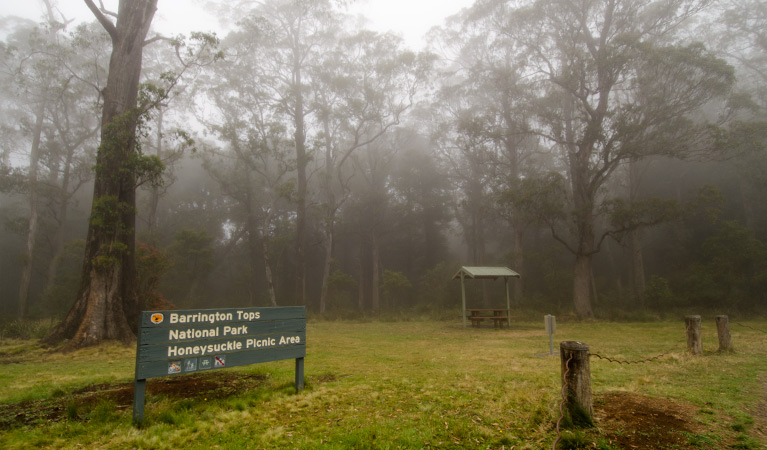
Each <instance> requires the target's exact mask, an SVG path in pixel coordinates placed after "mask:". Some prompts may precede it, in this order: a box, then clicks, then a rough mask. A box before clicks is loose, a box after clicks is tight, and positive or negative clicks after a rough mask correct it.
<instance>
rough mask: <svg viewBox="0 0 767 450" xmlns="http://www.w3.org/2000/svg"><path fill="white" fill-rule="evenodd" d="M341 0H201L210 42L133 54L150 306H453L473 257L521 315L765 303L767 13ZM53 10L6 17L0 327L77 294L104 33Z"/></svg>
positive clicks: (736, 8)
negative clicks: (138, 76)
mask: <svg viewBox="0 0 767 450" xmlns="http://www.w3.org/2000/svg"><path fill="white" fill-rule="evenodd" d="M343 3H344V2H332V1H327V2H326V1H317V2H311V4H310V5H308V6H307V5H304V6H305V8H303V9H301V8H298V9H297V8H295V4H294V3H293V2H288V1H284V0H270V1H267V2H264V3H263V4H258V3H256V2H251V3H248V2H242V4H240V3H237V4H234V3H231V2H228V3H226V4H223V3H216V2H208V3H207V4H206V5H205V11H206V13H207V14H211V15H212V16H214V17H216V18H217V19H215V20H214V22H215V23H226V24H227V26H226V27H224V28H219V29H220V30H222V31H220V34H218V35H217V36H215V37H213V36H210V35H206V36H199V35H194V34H188V36H187V37H185V38H184V39H183V40H165V39H160V40H157V41H156V42H153V43H152V44H150V45H147V46H146V47H145V48H144V57H143V66H142V77H143V79H142V82H143V83H144V89H145V91H143V92H146V93H147V95H154V94H155V93H156V92H158V91H162V92H164V90H165V89H168V90H169V92H170V94H169V95H168V97H167V99H166V100H164V101H163V102H158V104H157V105H155V106H156V107H154V108H152V109H150V110H147V111H146V113H145V115H144V116H142V117H143V119H142V121H141V123H142V125H141V126H140V127H139V130H138V133H137V135H138V137H139V145H138V146H137V147H136V148H135V149H130V150H131V151H135V153H136V155H138V156H140V157H141V158H145V159H140V161H143V162H144V163H146V164H144V165H141V166H136V167H138V168H135V167H133V166H131V167H130V168H124V169H125V170H135V175H136V177H137V180H138V182H137V183H136V193H137V199H136V206H135V216H136V225H135V230H131V231H135V237H136V243H137V245H136V254H135V261H136V276H135V280H132V281H131V282H132V283H135V286H136V292H137V295H138V297H139V301H140V302H141V306H142V308H144V309H158V308H178V309H181V308H212V307H230V306H273V305H296V304H298V305H306V306H307V308H308V309H309V311H310V312H311V313H312V314H322V315H324V316H327V317H340V318H347V317H348V318H352V317H360V316H363V315H364V316H375V315H388V316H392V317H410V316H412V315H423V316H431V317H437V318H446V317H456V318H457V317H459V316H458V315H459V314H460V313H459V307H460V302H461V297H460V285H459V284H458V283H457V282H455V281H454V280H451V278H452V275H453V274H454V273H455V272H456V271H457V270H458V268H459V267H460V266H463V265H466V266H506V267H509V268H511V269H513V270H515V271H516V272H519V273H520V274H521V275H522V278H521V279H520V280H515V281H514V282H512V289H513V292H512V294H513V299H512V301H513V304H514V307H515V308H518V309H520V310H523V311H529V312H531V313H535V314H539V313H542V314H545V313H551V314H556V315H571V316H573V317H580V318H589V317H606V318H620V317H626V316H632V315H633V316H635V317H652V318H656V317H662V316H663V314H665V313H667V312H672V311H678V310H687V309H691V310H694V309H696V308H709V309H712V310H716V311H720V313H727V312H730V313H736V312H737V313H745V312H755V311H756V312H760V311H763V309H764V306H765V301H767V299H765V293H766V292H767V247H765V239H767V206H766V204H765V202H764V201H763V200H762V193H763V192H764V189H765V188H767V153H766V151H767V149H766V148H765V145H766V144H767V122H766V121H765V119H766V118H767V116H766V115H765V112H766V111H765V108H767V89H766V87H767V48H765V47H764V45H765V42H767V36H766V35H765V33H767V31H766V30H767V23H765V21H767V19H766V18H767V4H765V3H764V2H759V1H756V0H752V1H737V2H736V1H732V2H729V1H722V2H714V3H710V2H699V1H693V0H675V1H672V2H664V3H663V4H664V6H663V7H660V6H658V4H656V3H654V2H651V1H646V0H627V1H622V2H606V1H598V0H590V1H586V2H582V3H583V5H581V6H582V7H579V8H578V9H574V8H573V7H572V6H571V2H567V1H556V0H553V1H537V2H536V1H518V2H505V1H500V0H478V1H476V2H475V3H474V4H470V3H466V4H460V3H456V4H451V5H450V6H451V9H447V7H445V9H441V10H439V11H434V12H435V17H436V19H429V20H428V21H427V20H425V19H423V20H421V21H420V22H419V23H420V25H419V28H412V30H417V31H399V33H397V32H395V33H394V34H392V33H387V32H385V31H383V30H387V29H390V28H391V27H389V26H387V25H386V23H387V22H386V21H385V20H383V17H381V14H380V13H378V12H376V11H379V10H377V9H375V8H374V7H373V6H370V5H373V4H374V3H372V2H370V5H368V3H365V2H362V3H357V4H356V5H352V8H351V9H347V8H345V7H344V6H343ZM613 3H617V5H614V4H613ZM160 4H161V5H162V4H163V0H160ZM65 5H67V7H69V4H68V3H66V2H61V4H60V5H59V11H56V12H54V13H53V16H52V17H50V16H43V17H44V19H45V20H44V21H43V22H41V23H37V22H36V21H35V20H29V19H22V18H19V17H12V16H11V15H9V14H8V11H0V14H2V13H5V14H6V15H4V16H0V29H2V30H3V31H4V33H5V34H4V37H3V41H2V42H0V83H2V89H0V95H2V98H0V149H1V150H2V166H1V170H0V221H2V223H0V284H2V286H3V289H2V292H0V311H1V312H2V313H3V316H4V317H7V318H13V317H18V316H24V317H32V318H40V317H54V318H61V317H63V316H64V314H66V313H67V311H68V310H69V308H71V306H72V304H73V303H74V301H75V299H76V298H77V296H78V291H79V290H80V289H81V287H82V283H81V281H82V280H81V272H82V267H83V258H84V254H85V253H84V251H85V244H84V242H85V239H86V235H87V232H88V228H89V217H94V216H93V215H92V212H91V202H92V195H93V192H94V188H93V180H94V170H95V169H96V155H97V151H98V149H99V145H100V129H101V124H100V123H99V120H100V118H101V112H100V111H101V109H102V107H103V99H104V97H103V92H104V89H105V87H106V79H107V74H108V70H109V57H110V54H111V50H112V49H111V44H110V39H109V36H108V35H107V34H106V33H105V31H104V29H103V28H102V27H101V26H100V25H99V24H98V23H97V22H96V21H95V20H93V16H92V15H89V11H88V10H87V8H85V7H84V6H83V5H82V4H81V3H78V6H77V8H78V10H77V11H76V12H75V11H74V10H72V11H69V10H66V9H65V7H64V6H65ZM366 5H368V6H366ZM375 5H377V3H376V4H375ZM377 7H378V6H376V8H377ZM463 7H466V9H462V8H463ZM195 8H197V6H195ZM398 8H402V9H404V8H405V6H401V7H398ZM360 12H362V13H366V14H372V15H374V18H377V20H373V21H368V22H365V21H363V20H360V18H359V17H358V14H359V13H360ZM17 14H20V13H17ZM25 14H28V13H25ZM422 15H423V13H422V12H420V11H416V10H413V12H412V14H409V15H406V16H407V17H410V18H413V19H418V18H419V17H421V16H422ZM446 15H449V16H450V17H449V18H448V19H444V17H445V16H446ZM173 16H174V15H173V14H172V13H171V12H169V11H167V10H165V11H164V10H160V11H158V17H157V19H158V20H157V21H156V22H155V25H154V26H155V28H154V31H153V32H150V36H155V35H156V34H157V33H159V34H169V32H168V31H167V30H169V29H170V28H167V29H163V28H162V26H164V25H165V24H168V23H170V22H172V21H173V20H172V18H173ZM399 17H402V16H399ZM63 18H76V19H77V20H75V21H73V22H71V23H67V24H63V23H62V22H63ZM299 18H300V23H301V26H300V27H296V26H294V25H291V24H295V23H299V22H298V21H297V19H299ZM431 20H434V22H433V23H429V22H430V21H431ZM194 21H196V20H194ZM194 21H193V20H192V19H190V20H189V21H188V22H194ZM432 25H436V27H434V28H432ZM401 26H402V28H401V30H410V28H407V27H406V25H405V24H404V23H403V24H401ZM426 32H428V33H427V36H426V37H423V34H424V33H426ZM157 162H162V168H163V169H164V170H163V171H162V173H161V174H157V173H154V172H152V170H150V169H152V168H153V167H155V166H153V165H151V164H155V163H157ZM150 163H151V164H150ZM150 165H151V167H150ZM155 175H158V176H155ZM92 224H93V221H92V220H91V225H92ZM468 288H469V289H470V292H469V297H470V298H469V302H470V304H471V305H476V306H497V305H498V304H500V303H501V302H503V300H501V299H503V298H504V296H503V292H502V290H503V284H502V283H492V282H488V283H475V284H471V285H470V286H468Z"/></svg>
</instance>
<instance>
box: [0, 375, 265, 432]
mask: <svg viewBox="0 0 767 450" xmlns="http://www.w3.org/2000/svg"><path fill="white" fill-rule="evenodd" d="M267 379H268V376H266V375H245V374H238V373H225V372H224V373H210V374H201V375H189V376H184V377H173V378H161V379H152V380H149V381H147V387H146V393H147V396H148V397H149V396H154V395H159V396H163V397H169V398H186V399H197V398H205V399H220V398H225V397H230V396H232V395H235V394H238V393H242V392H245V391H247V390H250V389H254V388H256V387H258V386H261V385H263V384H264V383H265V382H266V380H267ZM101 402H112V403H114V404H115V407H116V408H117V409H125V408H130V407H132V406H133V383H118V384H109V383H102V384H92V385H90V386H86V387H84V388H80V389H76V390H74V391H72V392H71V393H69V394H62V395H60V396H59V397H58V398H54V399H45V400H34V401H24V402H20V403H12V404H6V405H0V430H5V429H10V428H16V427H20V426H25V425H34V424H41V423H48V422H56V421H60V420H65V419H67V418H69V419H77V418H79V416H80V413H79V412H78V411H87V410H88V409H90V408H92V407H93V406H94V405H97V404H99V403H101Z"/></svg>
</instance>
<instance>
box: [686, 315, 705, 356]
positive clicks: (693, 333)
mask: <svg viewBox="0 0 767 450" xmlns="http://www.w3.org/2000/svg"><path fill="white" fill-rule="evenodd" d="M684 324H685V327H686V328H687V350H689V351H690V353H692V354H693V355H701V354H703V341H702V336H701V331H700V316H687V317H685V318H684Z"/></svg>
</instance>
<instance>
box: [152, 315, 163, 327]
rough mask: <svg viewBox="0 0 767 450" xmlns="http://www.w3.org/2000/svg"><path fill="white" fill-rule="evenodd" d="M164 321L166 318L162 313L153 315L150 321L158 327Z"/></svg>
mask: <svg viewBox="0 0 767 450" xmlns="http://www.w3.org/2000/svg"><path fill="white" fill-rule="evenodd" d="M163 319H165V317H164V316H163V315H162V314H161V313H155V314H152V318H151V319H150V320H151V321H152V323H153V324H155V325H157V324H160V323H162V321H163Z"/></svg>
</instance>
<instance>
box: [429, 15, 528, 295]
mask: <svg viewBox="0 0 767 450" xmlns="http://www.w3.org/2000/svg"><path fill="white" fill-rule="evenodd" d="M510 8H511V7H510V6H509V5H508V4H507V3H506V2H477V3H475V4H474V5H473V6H472V7H471V8H469V9H467V10H466V11H465V12H464V13H463V14H460V15H456V16H453V17H452V18H450V20H449V21H448V23H447V25H446V27H444V28H443V29H441V30H439V32H438V33H435V37H436V40H437V41H438V42H439V43H440V44H442V48H448V49H450V50H448V51H449V54H448V55H447V58H448V61H449V63H448V64H447V65H446V66H445V67H444V69H443V88H442V98H443V99H445V100H447V101H451V100H449V99H448V98H449V97H452V98H453V99H456V98H460V99H461V100H460V101H461V102H464V103H465V106H459V108H464V109H463V112H462V113H460V114H461V115H462V117H460V118H458V119H457V121H455V122H454V126H455V127H456V130H457V131H460V132H461V133H462V134H464V135H468V134H472V133H473V134H474V135H475V139H477V140H479V139H482V140H483V141H484V144H483V145H485V146H486V147H487V151H488V152H487V155H486V156H485V157H486V158H488V161H489V166H488V170H487V173H488V175H489V177H488V179H487V180H484V181H483V182H482V183H481V184H482V187H480V186H474V187H472V188H471V192H473V194H471V197H472V198H473V199H474V200H473V201H470V202H468V203H467V204H466V205H465V207H464V208H463V209H464V210H470V209H471V208H474V209H473V212H472V216H473V217H476V218H479V217H481V216H482V215H480V211H482V209H479V208H478V207H477V206H478V205H480V204H481V203H482V201H481V200H479V199H480V198H481V197H483V196H484V197H487V198H488V199H489V200H488V202H489V203H488V205H487V207H486V208H485V209H484V211H485V213H482V214H490V215H492V214H491V211H492V210H496V211H502V212H503V216H504V218H505V219H506V220H507V221H508V224H509V225H510V228H511V229H510V233H511V236H512V242H513V245H514V248H513V249H512V255H513V256H512V265H513V266H514V268H515V270H520V271H523V270H524V269H523V264H524V257H523V250H522V235H523V232H524V229H525V225H526V224H525V221H524V217H523V216H522V214H520V212H519V211H516V210H515V207H514V205H513V204H510V203H508V202H506V203H505V204H503V205H501V204H494V203H497V199H500V198H503V197H506V195H504V194H505V193H508V192H509V191H513V190H515V189H517V188H518V185H519V181H520V180H521V179H522V178H524V176H525V173H526V172H528V171H530V170H531V167H530V166H531V165H534V158H533V156H534V155H535V151H536V150H537V146H538V143H537V141H538V139H537V137H536V136H535V135H534V134H533V133H531V131H530V121H531V116H532V114H531V112H530V108H529V105H530V103H531V102H532V96H531V95H529V93H530V91H531V87H530V85H529V83H528V82H526V80H525V75H526V74H525V73H524V68H525V54H524V52H523V51H522V49H520V46H519V45H518V43H517V42H516V41H515V40H514V39H512V38H511V37H510V36H509V35H508V34H507V33H506V31H507V21H508V10H509V9H510ZM452 101H453V103H454V104H456V103H455V100H452ZM469 118H470V119H469ZM468 120H471V121H473V122H474V124H473V125H469V123H468ZM463 154H464V156H469V155H468V154H467V153H465V152H464V153H463ZM476 156H477V155H474V157H476ZM467 175H468V174H467ZM459 176H460V175H459ZM468 177H469V179H470V180H473V179H475V177H474V176H472V175H468ZM468 186H471V183H469V184H468ZM482 188H484V189H486V190H487V192H485V193H484V194H480V191H481V189H482ZM467 192H468V191H467ZM493 198H495V199H496V201H495V202H494V201H493ZM472 203H474V204H475V205H474V206H472ZM459 217H460V215H459ZM477 220H478V219H474V220H473V221H472V223H474V222H476V221H477ZM463 224H465V225H464V229H474V231H473V232H472V234H474V235H475V236H478V239H475V241H476V242H481V241H482V240H483V239H479V237H481V236H482V235H481V234H480V229H477V227H475V226H473V225H468V224H466V223H465V222H463ZM469 242H471V240H470V241H469ZM475 247H476V245H475ZM475 253H477V254H478V255H477V256H475V257H474V263H477V264H480V263H481V262H480V261H479V259H480V258H479V255H481V254H482V253H483V252H482V251H476V250H475ZM481 259H484V258H481ZM514 289H515V295H514V298H515V301H517V302H518V301H520V300H521V298H522V284H521V283H515V284H514Z"/></svg>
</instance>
